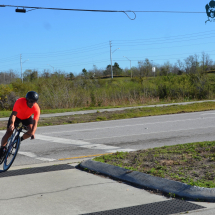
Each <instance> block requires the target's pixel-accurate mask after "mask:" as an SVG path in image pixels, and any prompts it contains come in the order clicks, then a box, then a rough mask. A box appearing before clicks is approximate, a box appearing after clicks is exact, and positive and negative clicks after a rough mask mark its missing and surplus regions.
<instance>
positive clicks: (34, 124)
mask: <svg viewBox="0 0 215 215" xmlns="http://www.w3.org/2000/svg"><path fill="white" fill-rule="evenodd" d="M37 123H38V121H37V120H35V119H34V120H33V129H32V134H31V139H34V138H35V135H34V134H35V132H36V130H37Z"/></svg>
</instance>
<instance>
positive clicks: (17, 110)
mask: <svg viewBox="0 0 215 215" xmlns="http://www.w3.org/2000/svg"><path fill="white" fill-rule="evenodd" d="M38 99H39V95H38V94H37V93H36V92H34V91H29V92H28V93H27V94H26V97H25V98H19V99H17V100H16V102H15V104H14V106H13V111H12V114H11V116H10V118H9V120H8V124H7V131H6V133H5V135H4V136H3V138H2V140H1V147H0V158H2V157H3V156H4V154H5V151H6V150H5V146H6V144H7V141H8V138H9V137H10V136H11V135H12V133H13V130H14V124H15V123H16V124H19V123H20V122H22V124H23V125H25V126H27V127H28V131H27V133H25V134H24V135H23V136H22V137H21V141H23V140H25V139H27V138H29V137H31V139H34V138H35V131H36V129H37V123H38V120H39V117H40V107H39V105H38V104H37V101H38ZM33 114H34V118H33V117H32V115H33Z"/></svg>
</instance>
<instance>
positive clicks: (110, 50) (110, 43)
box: [110, 41, 113, 78]
mask: <svg viewBox="0 0 215 215" xmlns="http://www.w3.org/2000/svg"><path fill="white" fill-rule="evenodd" d="M110 69H111V78H113V68H112V52H111V41H110Z"/></svg>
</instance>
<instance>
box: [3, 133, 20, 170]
mask: <svg viewBox="0 0 215 215" xmlns="http://www.w3.org/2000/svg"><path fill="white" fill-rule="evenodd" d="M19 146H20V137H19V136H18V137H16V138H15V139H14V141H13V142H10V143H9V145H8V149H7V154H6V156H5V160H4V164H3V169H4V171H7V170H8V169H9V168H10V167H11V165H12V164H13V162H14V160H15V158H16V155H17V153H18V151H19Z"/></svg>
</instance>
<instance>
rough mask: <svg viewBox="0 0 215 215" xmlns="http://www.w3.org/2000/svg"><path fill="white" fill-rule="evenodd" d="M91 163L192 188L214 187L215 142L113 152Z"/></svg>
mask: <svg viewBox="0 0 215 215" xmlns="http://www.w3.org/2000/svg"><path fill="white" fill-rule="evenodd" d="M94 160H95V161H99V162H103V163H108V164H111V165H115V166H119V167H123V168H126V169H129V170H131V171H139V172H143V173H147V174H150V175H153V176H158V177H162V178H166V179H171V180H175V181H180V182H183V183H186V184H188V185H192V186H199V187H207V188H214V187H215V141H211V142H208V141H207V142H198V143H188V144H180V145H174V146H164V147H159V148H153V149H146V150H139V151H135V152H116V153H114V154H111V155H103V156H100V157H96V158H94Z"/></svg>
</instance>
